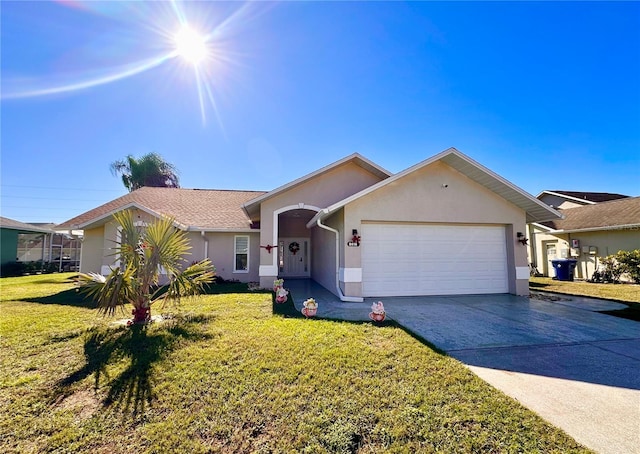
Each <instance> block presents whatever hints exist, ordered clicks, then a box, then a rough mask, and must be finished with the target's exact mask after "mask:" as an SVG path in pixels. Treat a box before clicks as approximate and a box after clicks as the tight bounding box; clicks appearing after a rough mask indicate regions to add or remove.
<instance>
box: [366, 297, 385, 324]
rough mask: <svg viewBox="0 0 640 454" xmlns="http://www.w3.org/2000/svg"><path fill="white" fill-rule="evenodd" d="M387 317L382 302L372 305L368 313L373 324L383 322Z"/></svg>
mask: <svg viewBox="0 0 640 454" xmlns="http://www.w3.org/2000/svg"><path fill="white" fill-rule="evenodd" d="M386 317H387V313H386V312H385V310H384V305H383V304H382V301H378V302H377V303H373V304H372V305H371V312H369V318H370V319H371V320H373V321H374V322H383V321H384V319H385V318H386Z"/></svg>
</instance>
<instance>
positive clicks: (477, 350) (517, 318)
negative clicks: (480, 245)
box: [287, 281, 640, 454]
mask: <svg viewBox="0 0 640 454" xmlns="http://www.w3.org/2000/svg"><path fill="white" fill-rule="evenodd" d="M294 282H295V281H289V282H287V284H290V283H294ZM294 285H295V284H294ZM298 285H302V283H299V284H298ZM305 285H306V288H305V286H302V287H300V288H297V289H294V288H292V292H293V293H294V295H295V299H296V302H299V303H302V301H304V299H306V298H307V297H310V296H313V297H315V298H316V300H318V301H319V310H318V315H319V316H324V317H330V318H337V319H346V320H367V319H368V318H367V314H368V312H369V308H370V306H371V302H372V300H367V302H366V303H365V304H364V305H363V304H362V303H341V302H338V301H337V300H336V298H335V296H333V295H331V294H330V293H329V292H327V291H326V290H325V289H323V288H321V287H319V286H317V284H315V283H311V284H309V281H307V284H305ZM288 286H289V285H288ZM325 292H326V293H325ZM538 298H540V297H538ZM542 298H546V299H537V298H523V297H516V296H512V295H481V296H442V297H411V298H381V300H382V301H383V302H384V305H385V309H386V310H387V315H388V316H389V317H391V318H393V319H394V320H396V321H397V322H398V323H400V324H401V325H403V326H404V327H405V328H407V329H408V330H410V331H412V332H414V333H415V334H417V335H418V336H420V337H422V338H424V339H425V340H427V341H428V342H430V343H432V344H433V345H435V346H436V347H438V348H439V349H441V350H443V351H445V352H446V353H447V354H448V355H450V356H452V357H454V358H456V359H458V360H460V361H461V362H463V363H464V364H465V365H467V367H469V369H471V370H472V371H473V372H474V373H475V374H477V375H478V376H479V377H480V378H482V379H483V380H485V381H487V382H488V383H490V384H491V385H493V386H494V387H496V388H498V389H499V390H501V391H503V392H504V393H505V394H507V395H509V396H511V397H513V398H515V399H516V400H518V401H519V402H521V403H522V404H523V405H525V406H526V407H528V408H530V409H531V410H533V411H535V412H536V413H538V414H539V415H540V416H542V417H543V418H545V419H546V420H548V421H549V422H551V423H552V424H554V425H556V426H558V427H560V428H561V429H563V430H564V431H565V432H567V433H568V434H569V435H571V436H572V437H573V438H575V439H576V440H577V441H578V442H580V443H582V444H584V445H585V446H587V447H589V448H591V449H593V450H595V451H597V452H601V453H612V454H613V453H616V454H618V453H640V431H639V430H638V429H639V427H640V425H639V424H640V422H639V421H640V323H639V322H634V321H630V320H624V319H621V318H618V317H613V316H610V315H604V314H600V313H597V312H595V311H599V310H607V309H616V308H622V307H624V306H623V305H620V304H618V303H614V302H610V301H603V300H594V299H588V298H580V297H566V296H558V297H557V299H556V300H555V301H550V300H549V297H548V296H544V297H542Z"/></svg>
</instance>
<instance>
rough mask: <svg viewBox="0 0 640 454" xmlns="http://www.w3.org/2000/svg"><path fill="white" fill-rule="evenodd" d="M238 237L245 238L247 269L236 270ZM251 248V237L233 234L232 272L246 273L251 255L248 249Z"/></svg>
mask: <svg viewBox="0 0 640 454" xmlns="http://www.w3.org/2000/svg"><path fill="white" fill-rule="evenodd" d="M238 238H246V239H247V269H246V270H238V269H236V265H237V264H238V259H237V256H238V245H237V241H238ZM250 250H251V237H250V236H249V235H234V237H233V272H234V273H244V274H246V273H248V272H249V269H250V266H251V256H250V254H249V251H250Z"/></svg>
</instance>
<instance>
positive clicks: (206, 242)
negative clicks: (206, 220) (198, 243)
mask: <svg viewBox="0 0 640 454" xmlns="http://www.w3.org/2000/svg"><path fill="white" fill-rule="evenodd" d="M200 235H202V239H203V240H204V259H203V260H206V259H208V258H209V240H208V239H207V236H206V235H205V234H204V230H203V231H202V232H200Z"/></svg>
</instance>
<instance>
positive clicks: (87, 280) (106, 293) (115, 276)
mask: <svg viewBox="0 0 640 454" xmlns="http://www.w3.org/2000/svg"><path fill="white" fill-rule="evenodd" d="M134 280H135V279H134V269H133V267H131V266H128V267H126V268H125V269H124V271H123V270H121V269H120V268H111V273H109V275H108V276H102V275H101V274H96V273H80V274H79V275H78V284H79V286H80V289H79V290H80V292H82V293H85V294H86V295H87V296H88V297H91V298H92V299H93V300H94V301H95V302H96V303H97V305H98V310H99V311H100V312H102V313H104V314H107V315H113V314H114V313H115V311H116V308H117V307H118V306H123V305H125V304H127V303H133V301H134V299H135V291H134V286H133V281H134Z"/></svg>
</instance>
